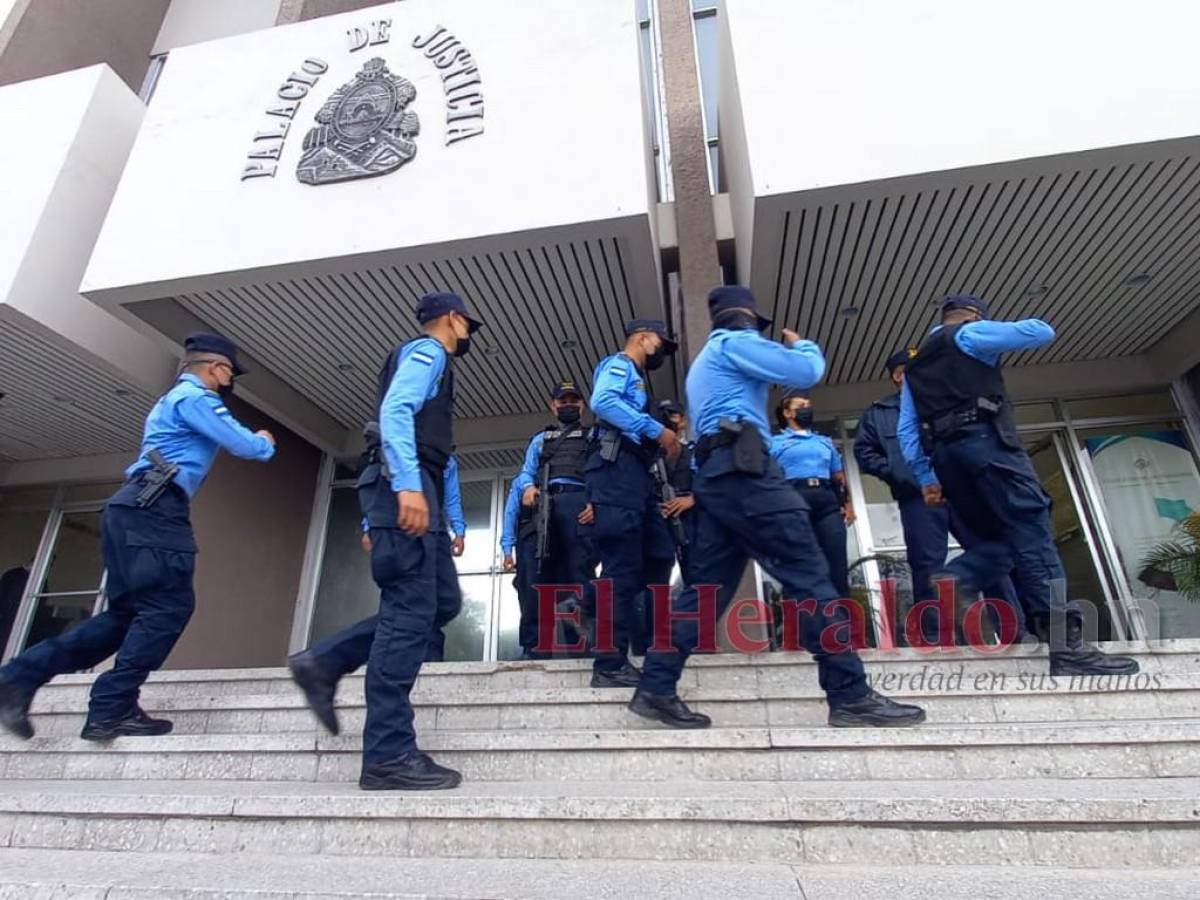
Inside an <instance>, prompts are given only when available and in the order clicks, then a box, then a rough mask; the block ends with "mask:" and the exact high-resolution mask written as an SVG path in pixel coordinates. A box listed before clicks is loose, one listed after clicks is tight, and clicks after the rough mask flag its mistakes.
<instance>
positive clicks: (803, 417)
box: [796, 408, 813, 428]
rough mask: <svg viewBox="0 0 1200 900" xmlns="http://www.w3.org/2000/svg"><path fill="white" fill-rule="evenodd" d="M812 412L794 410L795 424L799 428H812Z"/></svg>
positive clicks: (808, 410)
mask: <svg viewBox="0 0 1200 900" xmlns="http://www.w3.org/2000/svg"><path fill="white" fill-rule="evenodd" d="M812 423H813V411H812V409H811V408H809V409H798V410H796V424H797V425H799V426H800V427H801V428H812Z"/></svg>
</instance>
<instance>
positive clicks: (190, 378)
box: [176, 372, 208, 391]
mask: <svg viewBox="0 0 1200 900" xmlns="http://www.w3.org/2000/svg"><path fill="white" fill-rule="evenodd" d="M179 381H186V382H187V383H188V384H194V385H195V386H196V387H198V388H200V390H202V391H207V390H208V385H206V384H205V383H204V382H203V381H201V380H200V376H199V375H193V374H192V373H191V372H184V373H183V374H182V375H180V376H179ZM176 383H178V382H176Z"/></svg>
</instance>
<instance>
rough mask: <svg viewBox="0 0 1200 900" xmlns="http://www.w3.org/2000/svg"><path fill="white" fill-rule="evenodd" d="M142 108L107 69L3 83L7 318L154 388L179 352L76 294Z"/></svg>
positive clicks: (0, 127)
mask: <svg viewBox="0 0 1200 900" xmlns="http://www.w3.org/2000/svg"><path fill="white" fill-rule="evenodd" d="M143 111H144V107H143V106H142V104H141V102H140V101H139V100H138V99H137V97H136V96H135V95H134V94H133V93H132V92H131V91H130V90H129V89H128V88H127V87H126V86H125V85H124V84H123V83H122V82H121V80H120V79H119V78H118V77H117V76H116V75H115V74H114V73H113V71H112V70H111V69H109V68H108V67H107V66H93V67H91V68H87V69H80V70H78V71H75V72H68V73H64V74H62V75H55V76H51V77H49V78H40V79H35V80H32V81H26V82H21V83H20V84H15V85H10V86H8V87H5V88H0V134H4V135H6V136H10V137H9V139H6V140H4V141H3V142H0V194H2V195H3V197H4V202H3V204H2V205H0V315H19V316H20V317H21V318H22V320H23V321H24V322H25V323H26V324H30V323H31V324H33V325H34V326H35V327H37V328H39V329H40V330H42V331H44V332H45V333H46V334H47V336H50V337H52V338H53V339H54V340H55V341H56V342H57V343H58V344H59V345H60V346H63V347H64V348H66V349H67V350H68V351H74V350H82V351H84V352H85V353H89V354H92V355H94V356H96V357H100V358H101V359H103V360H107V361H108V362H109V363H110V364H111V365H112V366H113V367H114V368H115V369H116V370H118V371H120V372H122V373H123V374H125V375H128V376H130V377H131V378H132V379H133V380H134V381H135V382H137V383H139V384H141V385H143V386H145V387H147V388H151V389H155V390H156V389H158V388H159V387H161V386H162V384H163V382H164V380H165V379H169V376H170V374H171V371H172V368H173V365H174V360H173V358H172V357H171V356H170V355H168V354H166V353H164V352H163V351H161V350H159V349H158V348H157V347H156V346H155V345H154V344H152V343H151V342H149V341H148V340H147V339H145V338H143V337H142V336H140V335H139V334H137V333H136V332H135V331H133V330H132V329H131V328H129V327H128V326H127V325H125V324H123V323H122V322H121V321H119V320H118V319H116V318H115V317H113V316H112V315H110V314H108V313H106V312H104V311H103V310H101V309H99V308H97V307H96V306H95V305H94V304H92V303H90V302H88V301H87V300H85V299H84V298H83V297H81V296H80V295H79V292H78V286H79V280H80V278H81V277H82V274H83V269H84V266H85V264H86V263H87V260H88V257H89V256H90V254H91V251H92V247H93V245H94V243H95V239H96V235H97V234H98V233H99V231H100V226H101V223H102V222H103V219H104V215H105V212H106V211H107V209H108V204H109V201H110V199H111V197H112V194H113V191H114V190H115V188H116V184H117V180H118V179H119V177H120V174H121V169H122V167H123V165H124V163H125V159H126V156H127V154H128V152H129V148H130V147H131V146H132V143H133V139H134V136H135V135H136V133H137V130H138V126H139V124H140V122H141V118H142V113H143Z"/></svg>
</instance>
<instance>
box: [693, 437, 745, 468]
mask: <svg viewBox="0 0 1200 900" xmlns="http://www.w3.org/2000/svg"><path fill="white" fill-rule="evenodd" d="M737 439H738V436H737V435H736V434H734V433H733V432H730V431H718V432H717V433H716V434H704V435H701V436H700V440H698V441H696V450H695V456H696V463H697V465H701V466H702V465H704V464H705V463H706V462H708V458H709V457H710V456H712V452H713V451H714V450H716V449H717V448H719V447H732V446H733V445H734V444H735V443H737Z"/></svg>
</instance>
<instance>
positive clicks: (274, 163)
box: [242, 19, 484, 186]
mask: <svg viewBox="0 0 1200 900" xmlns="http://www.w3.org/2000/svg"><path fill="white" fill-rule="evenodd" d="M393 33H394V30H393V22H392V20H391V19H378V20H375V21H372V22H369V23H367V24H365V25H361V26H354V27H352V28H350V29H348V30H347V31H346V40H347V49H348V53H350V54H356V53H359V52H361V51H363V50H368V49H370V50H372V51H373V53H374V54H376V55H373V56H372V57H371V58H370V59H368V60H367V61H366V62H365V63H364V64H363V65H362V66H361V68H360V69H359V70H358V71H357V72H356V73H355V75H354V78H353V80H351V81H347V82H345V83H343V84H342V85H340V86H339V87H338V88H336V89H335V90H334V92H333V94H332V95H331V96H330V97H329V99H327V100H326V101H325V103H324V104H323V105H322V106H321V108H320V109H319V110H318V111H317V113H316V115H315V116H314V122H313V125H312V126H311V127H310V128H309V129H308V131H307V133H306V134H305V137H304V145H303V154H302V156H301V157H300V161H299V163H298V164H297V166H296V178H297V179H298V180H299V181H300V182H301V183H303V184H308V185H314V186H316V185H325V184H334V183H337V182H342V181H354V180H357V179H360V178H372V177H376V176H379V175H388V174H390V173H392V172H395V171H396V170H397V169H399V168H400V167H401V166H403V165H404V164H405V163H407V162H409V161H410V160H412V159H413V158H414V157H415V156H416V154H417V143H416V139H417V136H418V135H419V134H420V119H419V117H418V115H417V113H416V111H415V110H411V109H409V106H410V104H412V103H413V102H414V101H415V100H416V97H417V88H416V87H415V86H414V85H413V83H412V82H411V81H409V80H408V79H407V78H405V77H404V75H403V74H401V73H397V72H393V71H392V70H391V69H390V68H389V61H388V54H387V52H386V51H387V49H388V45H390V44H391V41H392V35H393ZM411 47H412V48H414V49H416V50H420V51H421V53H422V55H423V56H424V57H425V58H426V59H427V60H429V61H430V62H431V63H432V65H433V67H434V69H435V70H436V71H437V74H438V76H439V79H440V80H441V82H442V88H443V92H444V94H445V103H446V132H445V141H446V144H447V145H450V144H456V143H458V142H460V141H463V140H466V139H468V138H473V137H478V136H479V135H481V134H483V117H484V105H483V89H482V78H481V76H480V74H479V67H478V65H476V63H475V57H474V56H473V55H472V53H471V51H470V50H469V49H467V47H466V46H465V45H464V44H463V42H462V40H460V39H459V38H458V37H457V36H455V35H454V33H453V32H451V31H449V30H448V29H446V28H445V27H443V26H441V25H438V26H436V27H434V28H433V29H431V30H430V31H428V32H425V33H422V34H418V35H416V36H415V37H414V38H413V39H412V41H411ZM364 55H365V54H364ZM329 69H330V63H329V62H327V61H325V60H324V59H322V58H320V57H316V56H312V57H309V58H308V59H306V60H304V62H303V63H302V64H301V66H300V68H299V69H298V70H296V71H293V72H292V74H291V75H289V76H288V77H287V78H285V79H284V81H283V83H282V84H281V85H280V86H279V88H278V89H277V90H276V92H275V101H274V102H272V103H271V105H270V106H268V107H267V109H266V111H265V115H266V121H265V123H264V126H263V127H262V128H260V129H259V131H257V132H256V133H255V135H254V138H253V140H252V143H251V148H250V150H249V151H248V152H247V153H246V160H245V162H244V163H243V167H242V181H251V180H255V179H260V178H274V177H275V176H276V174H277V173H278V170H279V160H280V157H281V156H282V154H283V150H284V147H285V146H286V143H287V140H288V135H289V133H290V131H291V126H292V123H293V121H294V120H295V118H296V116H297V115H298V114H299V113H300V112H301V111H302V103H303V101H304V100H305V98H307V97H308V96H309V95H310V93H312V91H313V89H314V88H316V87H317V85H318V82H319V81H320V80H321V76H323V75H325V74H326V73H327V72H328V71H329Z"/></svg>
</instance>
